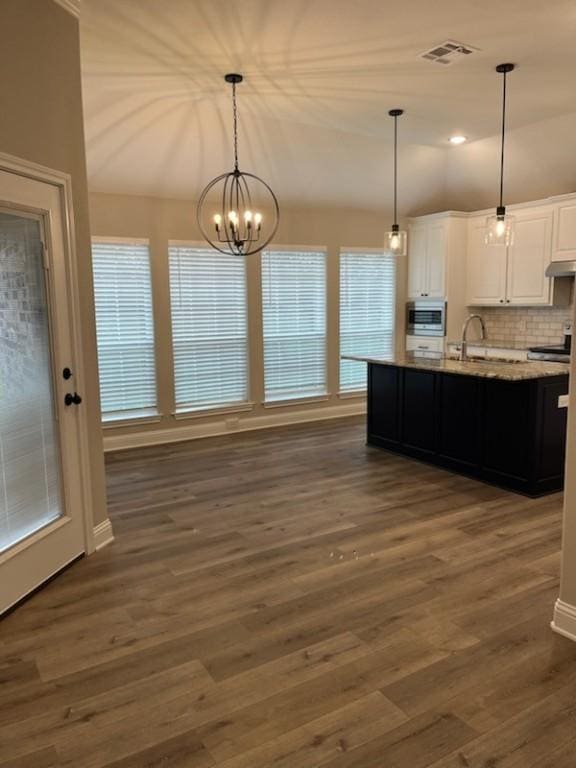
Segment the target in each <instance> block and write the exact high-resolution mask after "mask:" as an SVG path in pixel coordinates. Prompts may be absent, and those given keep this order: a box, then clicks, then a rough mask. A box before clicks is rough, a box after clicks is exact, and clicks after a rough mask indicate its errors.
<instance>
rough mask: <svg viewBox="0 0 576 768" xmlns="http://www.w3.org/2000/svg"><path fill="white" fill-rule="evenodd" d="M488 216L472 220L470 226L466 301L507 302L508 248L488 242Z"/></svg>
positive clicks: (486, 303) (480, 303) (468, 302)
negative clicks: (486, 233) (486, 230)
mask: <svg viewBox="0 0 576 768" xmlns="http://www.w3.org/2000/svg"><path fill="white" fill-rule="evenodd" d="M485 225H486V217H485V216H482V217H478V218H474V219H471V220H470V223H469V228H468V263H467V274H466V303H467V304H468V305H469V306H481V307H486V306H490V305H494V304H505V303H506V266H507V254H506V248H505V247H503V246H501V245H486V243H485V242H484V230H485Z"/></svg>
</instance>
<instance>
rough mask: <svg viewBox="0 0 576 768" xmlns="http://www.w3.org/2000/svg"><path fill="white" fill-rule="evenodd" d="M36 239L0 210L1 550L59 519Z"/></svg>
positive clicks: (22, 222)
mask: <svg viewBox="0 0 576 768" xmlns="http://www.w3.org/2000/svg"><path fill="white" fill-rule="evenodd" d="M43 242H44V240H43V234H42V222H41V220H39V219H38V218H32V217H30V216H23V215H21V214H17V213H7V212H4V211H2V210H0V350H1V354H0V552H4V551H6V550H8V549H10V548H11V547H13V546H14V545H15V544H18V543H19V542H21V541H22V540H23V539H25V538H27V537H28V536H30V535H31V534H33V533H36V531H38V530H40V529H41V528H43V527H44V526H46V525H48V524H50V523H52V522H54V520H57V519H58V518H59V517H61V516H62V494H61V490H60V481H61V469H60V448H59V444H58V443H59V440H58V422H57V419H56V409H55V407H54V393H53V386H52V362H51V360H52V350H51V346H52V345H51V341H50V317H49V312H48V302H47V291H46V284H45V270H44V263H43V259H44V254H43V247H44V246H43Z"/></svg>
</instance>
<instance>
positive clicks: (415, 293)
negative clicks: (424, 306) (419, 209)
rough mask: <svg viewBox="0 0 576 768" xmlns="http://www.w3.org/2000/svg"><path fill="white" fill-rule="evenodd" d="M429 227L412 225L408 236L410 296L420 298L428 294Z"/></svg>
mask: <svg viewBox="0 0 576 768" xmlns="http://www.w3.org/2000/svg"><path fill="white" fill-rule="evenodd" d="M426 241H427V227H426V225H417V226H411V227H410V232H409V236H408V296H409V297H410V298H411V299H418V298H420V297H421V296H425V295H426V282H427V272H428V269H427V266H426V262H427V253H426V251H427V245H426Z"/></svg>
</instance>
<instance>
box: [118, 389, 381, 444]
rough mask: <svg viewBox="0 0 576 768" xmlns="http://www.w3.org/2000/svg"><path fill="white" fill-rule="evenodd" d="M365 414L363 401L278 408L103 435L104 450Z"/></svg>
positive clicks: (181, 440) (363, 399)
mask: <svg viewBox="0 0 576 768" xmlns="http://www.w3.org/2000/svg"><path fill="white" fill-rule="evenodd" d="M363 413H366V399H365V398H359V399H358V400H357V401H354V402H350V403H345V404H342V405H335V406H329V407H325V408H314V409H308V410H302V409H301V410H293V409H290V410H286V411H285V412H282V409H280V408H278V409H275V410H274V413H271V414H266V415H264V416H252V415H250V416H248V417H246V418H245V419H242V418H240V419H238V420H237V422H236V423H235V425H234V426H232V427H230V426H227V423H228V424H229V422H230V418H229V416H228V417H227V418H222V419H218V420H216V421H210V422H207V423H203V424H198V423H197V422H196V420H194V423H192V424H186V425H183V424H182V423H181V422H180V423H179V425H178V426H177V427H171V428H168V429H154V430H147V431H142V432H132V433H130V434H124V435H104V450H105V451H106V452H109V451H125V450H129V449H130V448H143V447H145V446H151V445H162V444H164V443H176V442H183V441H185V440H198V439H200V438H203V437H217V436H219V435H231V434H237V433H238V432H248V431H252V430H255V429H270V428H272V427H285V426H288V425H290V424H302V423H305V422H308V421H311V422H312V421H324V420H328V419H339V418H343V417H345V416H358V415H361V414H363Z"/></svg>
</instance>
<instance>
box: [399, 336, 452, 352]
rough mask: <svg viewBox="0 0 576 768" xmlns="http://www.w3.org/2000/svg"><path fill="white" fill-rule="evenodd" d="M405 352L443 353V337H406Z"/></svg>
mask: <svg viewBox="0 0 576 768" xmlns="http://www.w3.org/2000/svg"><path fill="white" fill-rule="evenodd" d="M406 351H407V352H444V337H443V336H440V337H437V338H434V337H429V336H406Z"/></svg>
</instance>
